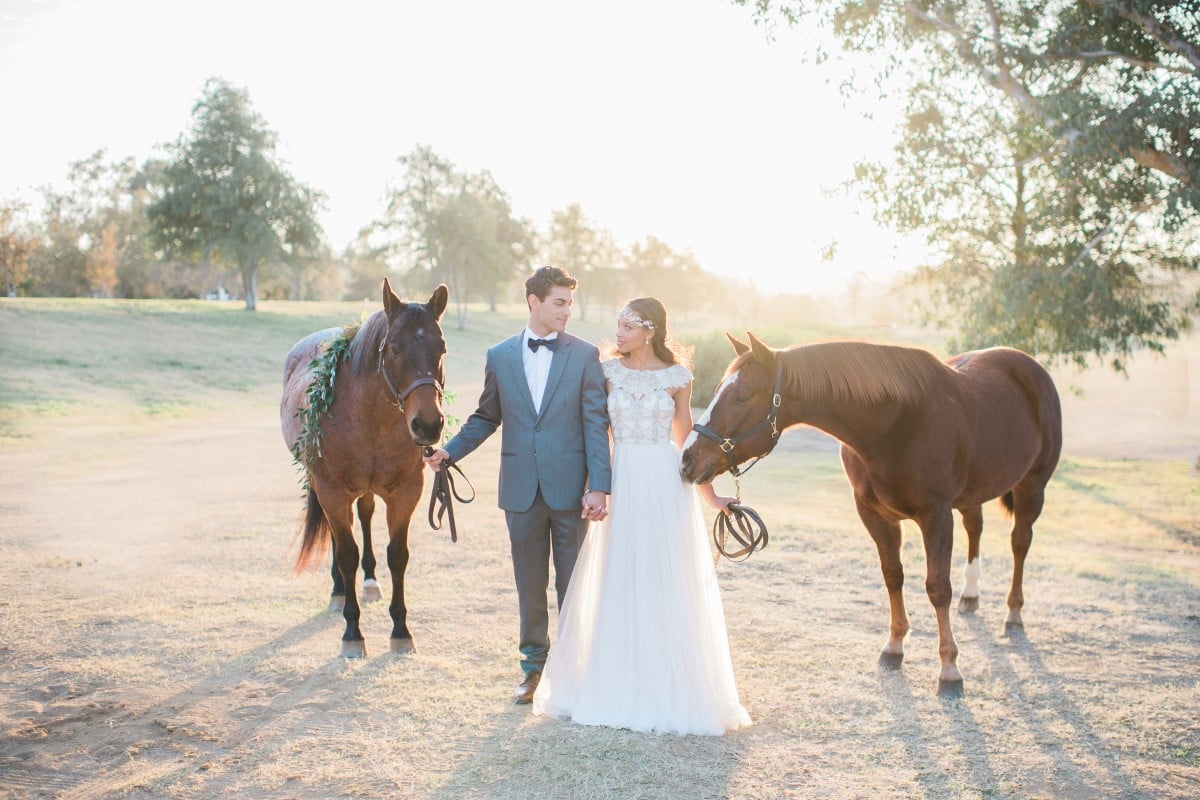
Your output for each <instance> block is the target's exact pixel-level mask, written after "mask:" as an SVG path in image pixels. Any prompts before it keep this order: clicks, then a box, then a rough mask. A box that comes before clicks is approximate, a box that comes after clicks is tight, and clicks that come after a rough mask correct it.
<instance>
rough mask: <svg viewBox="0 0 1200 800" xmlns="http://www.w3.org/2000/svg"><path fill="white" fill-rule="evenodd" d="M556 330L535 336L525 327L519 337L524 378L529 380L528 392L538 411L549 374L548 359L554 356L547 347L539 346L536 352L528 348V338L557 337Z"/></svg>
mask: <svg viewBox="0 0 1200 800" xmlns="http://www.w3.org/2000/svg"><path fill="white" fill-rule="evenodd" d="M557 338H558V331H551V332H550V333H549V334H547V335H546V336H536V335H534V332H533V331H531V330H529V327H528V326H526V328H525V335H524V336H522V337H521V361H522V363H523V364H524V365H525V380H526V381H528V382H529V393H530V394H531V395H533V407H534V409H536V410H537V411H538V412H539V413H541V410H542V395H544V394H545V393H546V378H548V377H549V376H550V361H551V359H553V358H554V353H552V352H551V351H550V348H549V347H539V348H538V349H537V352H536V353H535V352H533V351H532V350H530V349H529V340H530V339H551V340H552V339H557Z"/></svg>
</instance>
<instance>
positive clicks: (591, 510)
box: [579, 492, 608, 522]
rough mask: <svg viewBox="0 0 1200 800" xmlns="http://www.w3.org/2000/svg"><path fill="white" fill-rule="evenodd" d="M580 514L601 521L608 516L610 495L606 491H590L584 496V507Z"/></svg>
mask: <svg viewBox="0 0 1200 800" xmlns="http://www.w3.org/2000/svg"><path fill="white" fill-rule="evenodd" d="M579 516H580V517H581V518H583V519H586V520H591V521H592V522H599V521H600V520H602V519H604V518H605V517H607V516H608V495H606V494H605V493H604V492H588V493H587V494H585V495H584V496H583V509H582V510H581V511H580V512H579Z"/></svg>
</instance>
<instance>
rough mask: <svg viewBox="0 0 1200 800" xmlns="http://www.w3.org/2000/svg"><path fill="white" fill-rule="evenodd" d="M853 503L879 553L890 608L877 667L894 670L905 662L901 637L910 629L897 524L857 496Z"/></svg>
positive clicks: (902, 638) (898, 526) (898, 525)
mask: <svg viewBox="0 0 1200 800" xmlns="http://www.w3.org/2000/svg"><path fill="white" fill-rule="evenodd" d="M854 502H855V504H856V505H857V506H858V516H859V519H861V520H862V522H863V525H864V526H866V529H867V532H868V533H870V534H871V538H872V539H873V540H874V541H875V549H876V550H878V551H879V568H880V570H881V571H882V572H883V583H884V586H886V587H887V592H888V604H889V605H890V607H891V626H890V627H889V629H888V640H887V644H885V645H884V646H883V651H882V652H881V653H880V654H879V664H880V666H883V667H888V668H893V669H894V668H896V667H899V666H900V664H901V663H902V662H903V661H904V637H905V636H907V635H908V627H909V626H908V611H907V610H906V609H905V608H904V566H903V565H902V564H901V563H900V523H899V522H892V521H890V520H887V519H885V518H884V517H882V516H880V515H879V513H878V512H876V511H875V510H874V509H872V508H871V507H869V506H867V505H866V504H864V503H863V501H862V500H861V499H859V498H858V496H857V495H856V496H855V498H854Z"/></svg>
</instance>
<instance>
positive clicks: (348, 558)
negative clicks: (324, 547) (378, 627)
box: [325, 500, 367, 658]
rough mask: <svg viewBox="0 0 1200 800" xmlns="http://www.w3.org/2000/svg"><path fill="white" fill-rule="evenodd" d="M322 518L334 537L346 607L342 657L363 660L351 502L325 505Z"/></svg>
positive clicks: (356, 559) (344, 608)
mask: <svg viewBox="0 0 1200 800" xmlns="http://www.w3.org/2000/svg"><path fill="white" fill-rule="evenodd" d="M325 516H326V518H327V519H328V520H329V528H330V530H331V532H332V534H333V540H334V546H333V555H334V565H335V566H336V567H337V569H338V572H340V573H341V577H342V583H343V585H344V586H345V588H346V599H345V605H344V607H343V608H342V616H343V617H344V618H345V620H346V632H345V633H343V634H342V655H343V656H345V657H346V658H362V657H363V656H365V655H366V654H367V648H366V644H365V643H364V641H363V635H362V631H361V630H360V629H359V627H358V620H359V616H360V608H359V605H358V593H357V592H355V590H354V582H355V579H356V578H357V577H358V546H357V545H356V544H355V543H354V529H353V527H352V526H353V524H354V516H353V512H352V511H351V507H350V501H349V500H345V501H341V502H338V503H336V504H335V503H329V504H327V505H326V506H325Z"/></svg>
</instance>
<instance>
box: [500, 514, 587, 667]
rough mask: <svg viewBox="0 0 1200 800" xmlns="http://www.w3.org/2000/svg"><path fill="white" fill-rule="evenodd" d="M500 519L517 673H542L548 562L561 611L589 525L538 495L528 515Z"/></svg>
mask: <svg viewBox="0 0 1200 800" xmlns="http://www.w3.org/2000/svg"><path fill="white" fill-rule="evenodd" d="M504 514H505V519H506V521H507V522H508V538H509V543H510V545H511V548H512V561H513V576H514V577H515V578H516V582H517V603H518V605H519V607H520V613H521V645H520V649H521V669H522V670H524V671H525V674H529V673H530V672H541V670H542V668H543V667H544V666H545V664H546V656H547V654H548V653H549V651H550V611H549V605H548V602H547V599H546V586H547V585H548V584H549V580H550V557H551V555H553V557H554V588H555V589H556V590H557V593H558V608H559V610H561V609H562V604H563V600H564V599H565V598H566V596H567V585H568V584H569V583H570V582H571V572H572V571H573V570H574V569H575V559H576V558H578V556H579V548H580V547H581V546H582V544H583V537H584V534H586V533H587V526H588V522H587V520H584V519H580V518H579V509H577V508H576V509H574V510H569V511H555V510H553V509H551V508H550V507H549V506H548V505H546V501H545V500H544V499H543V498H542V493H541V492H540V491H539V492H538V493H537V496H536V497H535V498H534V500H533V505H532V506H530V507H529V510H527V511H505V512H504Z"/></svg>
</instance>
